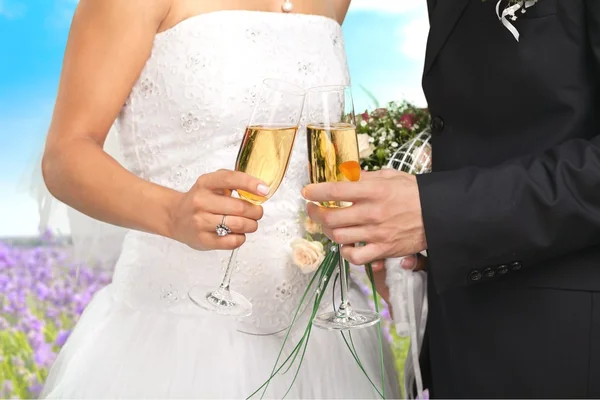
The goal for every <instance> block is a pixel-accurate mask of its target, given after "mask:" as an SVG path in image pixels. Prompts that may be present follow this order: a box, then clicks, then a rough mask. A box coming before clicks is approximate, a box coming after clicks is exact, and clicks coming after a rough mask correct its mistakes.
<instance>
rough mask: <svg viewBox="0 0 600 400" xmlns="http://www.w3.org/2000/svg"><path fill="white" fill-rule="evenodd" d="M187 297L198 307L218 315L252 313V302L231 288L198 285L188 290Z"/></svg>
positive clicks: (237, 315)
mask: <svg viewBox="0 0 600 400" xmlns="http://www.w3.org/2000/svg"><path fill="white" fill-rule="evenodd" d="M188 297H189V298H190V300H191V301H192V303H194V304H196V305H197V306H198V307H200V308H204V309H205V310H209V311H212V312H214V313H217V314H219V315H225V316H229V317H247V316H248V315H250V314H252V303H250V301H248V299H246V298H245V297H244V296H242V295H241V294H239V293H237V292H234V291H232V290H226V289H223V288H218V289H215V288H214V286H212V287H209V286H200V285H198V286H194V287H192V288H191V289H190V290H189V292H188Z"/></svg>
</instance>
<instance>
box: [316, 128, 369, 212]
mask: <svg viewBox="0 0 600 400" xmlns="http://www.w3.org/2000/svg"><path fill="white" fill-rule="evenodd" d="M306 139H307V144H308V160H309V161H308V163H309V164H308V167H309V174H310V182H311V183H323V182H348V181H350V179H348V176H347V175H348V174H347V173H346V174H344V168H343V165H342V164H344V163H348V162H352V161H353V162H355V163H357V164H358V166H359V168H360V161H359V156H358V154H359V153H358V138H357V137H356V128H355V126H354V125H351V124H347V123H336V124H328V125H325V124H310V125H308V126H307V127H306ZM340 166H342V168H341V169H340ZM359 174H360V172H359ZM319 205H320V206H323V207H348V206H350V205H352V203H350V202H347V201H326V202H322V203H320V204H319Z"/></svg>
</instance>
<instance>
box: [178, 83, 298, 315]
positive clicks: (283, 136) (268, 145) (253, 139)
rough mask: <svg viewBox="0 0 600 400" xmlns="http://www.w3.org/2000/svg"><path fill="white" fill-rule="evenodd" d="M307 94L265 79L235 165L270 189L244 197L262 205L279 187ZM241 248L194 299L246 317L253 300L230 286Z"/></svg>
mask: <svg viewBox="0 0 600 400" xmlns="http://www.w3.org/2000/svg"><path fill="white" fill-rule="evenodd" d="M305 96H306V92H305V91H304V90H303V89H302V88H300V87H298V86H295V85H293V84H291V83H287V82H284V81H281V80H276V79H266V80H265V81H263V84H262V87H261V90H260V94H259V96H258V99H257V101H256V104H255V106H254V110H253V112H252V115H251V117H250V120H249V122H248V124H247V126H246V130H245V132H244V137H243V139H242V143H241V144H240V149H239V152H238V155H237V160H236V163H235V169H236V170H237V171H241V172H245V173H247V174H249V175H252V176H254V177H255V178H258V179H260V180H262V181H263V182H264V183H266V184H267V185H268V186H269V189H270V191H269V194H268V195H266V196H257V195H254V194H252V193H248V192H245V191H243V190H238V191H237V192H238V195H239V197H240V198H242V199H243V200H246V201H248V202H250V203H252V204H257V205H260V204H262V203H264V202H265V201H267V200H268V199H269V198H270V197H271V196H273V194H275V192H276V191H277V189H278V188H279V185H280V184H281V181H282V180H283V177H284V175H285V172H286V170H287V166H288V163H289V160H290V155H291V153H292V147H293V145H294V140H295V138H296V132H297V131H298V124H299V123H300V117H301V115H302V110H303V108H304V99H305ZM225 223H226V218H224V223H223V224H221V225H219V226H218V227H217V231H219V230H227V226H226V225H225ZM223 233H225V232H221V234H223ZM238 250H239V248H238V249H235V250H233V251H232V252H231V256H230V257H229V262H228V264H227V268H226V269H225V275H224V277H223V280H222V282H221V284H220V285H219V287H217V288H216V289H215V288H214V286H212V287H208V286H204V285H197V286H194V287H192V288H191V289H190V290H189V292H188V296H189V298H190V299H191V300H192V302H193V303H195V304H196V305H197V306H199V307H202V308H204V309H207V310H210V311H213V312H215V313H217V314H221V315H227V316H235V317H244V316H248V315H250V314H251V313H252V303H251V302H250V301H249V300H248V299H246V297H244V296H243V295H241V294H240V293H237V292H235V291H233V290H231V289H230V287H229V286H230V283H231V275H232V273H233V270H234V268H235V259H236V256H237V253H238Z"/></svg>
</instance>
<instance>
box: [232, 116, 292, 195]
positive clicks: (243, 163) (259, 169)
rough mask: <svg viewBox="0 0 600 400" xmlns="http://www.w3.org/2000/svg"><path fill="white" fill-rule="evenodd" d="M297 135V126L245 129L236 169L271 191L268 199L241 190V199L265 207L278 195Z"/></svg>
mask: <svg viewBox="0 0 600 400" xmlns="http://www.w3.org/2000/svg"><path fill="white" fill-rule="evenodd" d="M297 131H298V127H297V126H249V127H247V128H246V132H245V133H244V139H243V141H242V145H241V146H240V151H239V153H238V157H237V161H236V163H235V169H236V170H237V171H241V172H245V173H247V174H248V175H252V176H253V177H255V178H258V179H260V180H262V181H263V182H264V183H266V184H267V185H268V186H269V189H270V191H269V194H268V195H267V196H266V197H265V196H257V195H255V194H252V193H248V192H245V191H243V190H238V193H239V195H240V197H242V198H243V199H245V200H248V201H249V202H251V203H253V204H262V203H264V202H265V201H267V199H269V198H270V197H271V196H273V194H275V192H276V191H277V189H278V188H279V185H280V184H281V181H282V180H283V176H284V175H285V171H286V169H287V166H288V163H289V161H290V155H291V153H292V147H293V145H294V139H295V138H296V132H297Z"/></svg>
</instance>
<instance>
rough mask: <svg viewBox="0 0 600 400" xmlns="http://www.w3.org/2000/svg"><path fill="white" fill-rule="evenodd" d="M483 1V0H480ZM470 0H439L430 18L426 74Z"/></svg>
mask: <svg viewBox="0 0 600 400" xmlns="http://www.w3.org/2000/svg"><path fill="white" fill-rule="evenodd" d="M480 1H481V0H480ZM468 3H469V0H437V1H436V4H435V8H434V9H433V10H432V13H431V19H430V27H431V28H430V29H429V37H428V38H427V51H426V52H425V69H424V74H427V72H429V69H430V68H431V66H432V65H433V62H434V61H435V59H436V58H437V56H438V54H439V52H440V50H442V47H444V44H445V43H446V40H447V39H448V36H449V35H450V33H451V32H452V29H454V27H455V26H456V22H458V19H459V18H460V16H461V15H462V13H463V12H464V10H465V8H466V7H467V4H468Z"/></svg>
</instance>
